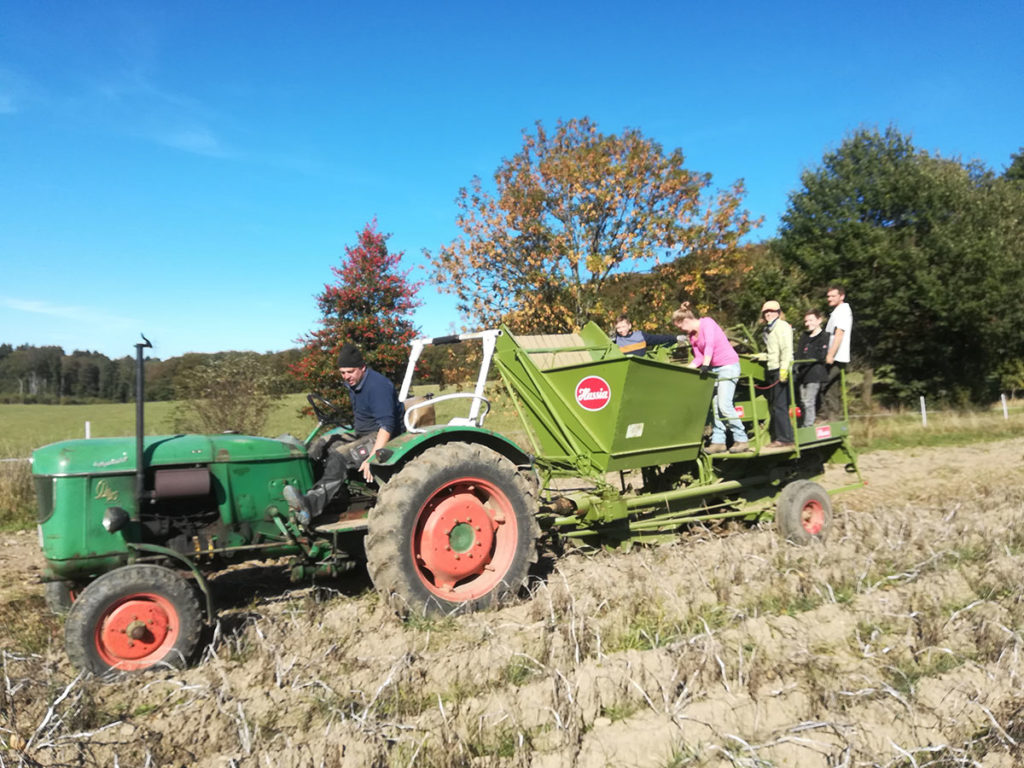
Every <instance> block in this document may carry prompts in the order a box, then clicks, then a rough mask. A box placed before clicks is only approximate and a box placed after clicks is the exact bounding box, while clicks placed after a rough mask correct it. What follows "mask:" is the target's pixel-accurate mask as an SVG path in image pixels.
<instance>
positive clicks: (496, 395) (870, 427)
mask: <svg viewBox="0 0 1024 768" xmlns="http://www.w3.org/2000/svg"><path fill="white" fill-rule="evenodd" d="M424 391H425V388H421V390H420V391H419V392H417V391H416V390H414V394H423V393H424ZM439 394H442V393H439ZM443 394H447V393H443ZM488 396H489V397H490V399H491V412H490V414H489V416H488V418H487V422H486V426H487V427H488V428H489V429H492V430H494V431H496V432H500V433H502V434H505V435H507V436H508V437H510V438H511V439H512V440H515V441H516V442H518V443H519V444H521V445H523V446H524V447H526V448H527V450H529V442H528V441H527V436H526V433H525V431H524V429H523V426H522V424H521V423H520V421H519V417H518V414H516V412H515V409H514V408H513V407H512V404H511V401H510V399H509V397H508V394H507V393H506V392H505V391H504V390H503V389H501V388H500V387H496V388H493V389H492V391H490V392H489V393H488ZM469 403H470V401H469V400H454V401H447V402H444V403H440V404H439V405H438V406H437V410H438V414H437V417H438V423H446V422H447V421H448V419H450V418H451V417H453V416H464V415H466V414H467V413H468V410H469ZM305 404H306V400H305V396H304V395H301V394H294V395H287V396H286V397H284V398H282V399H281V400H280V401H279V403H278V404H277V407H276V408H275V409H274V411H273V412H272V413H271V415H270V418H269V420H268V423H267V427H266V429H265V430H264V434H265V435H266V436H276V435H281V434H286V433H287V434H291V435H295V436H296V437H299V438H300V439H304V438H305V437H306V436H307V435H308V434H309V432H310V431H311V430H312V429H313V427H314V426H315V421H314V419H313V418H312V417H310V416H303V415H301V413H300V410H301V408H302V407H303V406H304V405H305ZM174 407H175V403H173V402H154V403H147V404H146V432H147V434H151V435H152V434H168V433H171V432H172V431H173V430H172V429H171V424H172V421H173V410H174ZM86 422H89V425H90V434H91V436H92V437H114V436H124V435H132V434H133V433H134V431H135V406H134V404H132V403H124V404H98V405H0V530H12V529H19V528H25V527H28V526H30V525H31V524H32V512H33V505H34V499H33V493H32V487H31V473H30V468H29V464H28V462H24V461H2V460H3V459H25V458H27V457H28V456H30V455H31V453H32V451H33V450H34V449H35V448H38V447H39V446H42V445H47V444H49V443H53V442H57V441H60V440H68V439H73V438H81V437H84V436H85V424H86ZM851 430H852V435H853V444H854V447H855V448H856V449H857V450H858V451H859V452H866V451H873V450H882V449H885V450H899V449H903V448H911V447H925V446H944V445H963V444H967V443H976V442H984V441H988V440H999V439H1004V438H1010V437H1016V436H1019V435H1021V434H1024V407H1022V406H1021V405H1020V404H1019V403H1014V404H1013V407H1011V408H1010V409H1009V418H1004V417H1003V412H1002V409H1001V408H993V409H990V410H987V411H963V412H962V411H945V412H936V413H932V414H930V415H929V417H928V425H927V426H924V425H923V424H922V420H921V415H920V414H919V413H917V412H912V411H910V412H906V413H893V412H880V413H874V414H870V415H866V416H861V415H858V416H856V417H854V418H853V419H851Z"/></svg>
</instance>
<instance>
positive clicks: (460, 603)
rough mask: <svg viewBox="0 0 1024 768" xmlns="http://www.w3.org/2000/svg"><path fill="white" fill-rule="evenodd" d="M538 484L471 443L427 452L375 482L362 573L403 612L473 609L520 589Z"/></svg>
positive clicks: (532, 553) (531, 542) (533, 533)
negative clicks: (379, 483) (381, 484)
mask: <svg viewBox="0 0 1024 768" xmlns="http://www.w3.org/2000/svg"><path fill="white" fill-rule="evenodd" d="M537 508H538V505H537V493H536V489H535V488H534V487H533V486H532V485H530V484H529V483H527V482H526V480H525V479H524V478H523V476H522V475H521V474H520V473H519V472H518V471H517V470H516V467H515V465H514V464H512V462H511V461H509V460H508V459H506V458H505V457H504V456H501V455H500V454H498V453H495V452H494V451H492V450H490V449H488V448H485V447H483V446H480V445H473V444H469V443H449V444H447V445H440V446H436V447H434V448H429V449H428V450H426V451H424V452H423V454H422V455H421V456H419V457H417V458H415V459H414V460H413V461H411V462H410V463H409V464H407V465H406V466H405V467H403V468H402V469H401V470H400V471H399V472H398V473H397V474H396V475H395V476H394V477H392V478H391V479H390V480H389V481H388V482H387V484H385V485H384V487H383V488H381V491H380V494H379V495H378V497H377V503H376V504H375V505H374V508H373V510H372V511H371V512H370V519H369V530H368V533H367V537H366V560H367V569H368V570H369V572H370V578H371V579H372V580H373V583H374V586H376V587H377V589H379V590H381V591H382V592H384V593H385V594H386V595H387V596H388V597H389V599H390V600H391V603H392V605H393V606H394V607H395V608H396V610H398V612H399V613H402V614H405V613H408V612H418V613H450V612H452V611H456V610H476V609H478V608H485V607H489V606H492V605H495V604H498V603H500V602H502V601H503V600H506V599H508V598H510V597H512V596H514V595H516V593H518V591H519V589H520V587H522V586H523V584H524V583H525V581H526V578H527V576H528V574H529V569H530V565H531V563H534V562H536V560H537V539H538V537H539V536H540V528H539V526H538V525H537V518H536V513H537Z"/></svg>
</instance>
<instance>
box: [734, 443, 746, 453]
mask: <svg viewBox="0 0 1024 768" xmlns="http://www.w3.org/2000/svg"><path fill="white" fill-rule="evenodd" d="M749 450H750V443H733V444H732V448H730V449H729V453H747V451H749Z"/></svg>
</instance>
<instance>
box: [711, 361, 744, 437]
mask: <svg viewBox="0 0 1024 768" xmlns="http://www.w3.org/2000/svg"><path fill="white" fill-rule="evenodd" d="M711 371H712V373H714V374H715V378H716V379H717V382H716V383H715V407H714V409H712V414H713V415H714V419H715V426H714V427H713V428H712V430H711V442H712V443H722V444H724V443H725V430H726V424H725V422H728V423H729V424H728V427H729V431H730V432H732V442H733V445H735V444H736V443H745V442H747V431H746V430H745V429H744V428H743V422H742V421H740V419H739V416H738V415H737V414H736V408H735V407H734V406H733V404H732V399H733V396H734V395H735V394H736V380H737V379H738V378H739V377H740V364H739V363H732V364H731V365H719V366H716V367H714V368H712V369H711Z"/></svg>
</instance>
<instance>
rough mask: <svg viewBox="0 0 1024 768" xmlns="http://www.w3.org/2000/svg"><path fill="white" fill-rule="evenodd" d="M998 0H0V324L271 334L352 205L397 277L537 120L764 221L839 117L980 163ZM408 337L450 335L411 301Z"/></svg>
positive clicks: (313, 282) (342, 241)
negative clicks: (607, 137) (734, 190)
mask: <svg viewBox="0 0 1024 768" xmlns="http://www.w3.org/2000/svg"><path fill="white" fill-rule="evenodd" d="M1022 29H1024V2H1021V0H1015V1H1014V2H984V0H980V1H979V2H973V3H966V2H948V1H947V0H933V1H932V2H919V1H918V0H912V1H910V2H902V3H901V2H892V1H891V0H889V2H884V3H883V2H874V1H873V0H872V2H861V3H836V2H828V0H826V1H825V2H822V1H821V0H819V1H818V2H795V3H765V2H748V1H746V0H743V1H740V2H727V3H719V4H711V3H694V2H675V3H653V2H645V1H644V0H640V1H634V2H631V3H621V2H619V3H611V2H601V0H588V2H575V1H574V2H561V3H557V2H533V1H532V0H522V1H521V2H518V3H486V2H483V3H482V2H440V3H419V2H417V3H414V2H388V1H387V0H384V1H383V2H377V3H373V4H370V3H359V4H356V3H346V2H300V3H283V2H276V3H275V2H255V1H251V2H195V1H194V0H178V1H177V2H173V3H170V2H160V3H158V2H150V1H148V0H132V1H130V2H129V1H125V0H104V1H103V2H95V1H91V0H83V1H82V2H52V1H50V0H33V1H32V2H29V1H28V0H0V179H2V183H0V342H9V343H12V344H20V343H30V344H36V345H43V344H56V345H60V346H63V347H64V349H65V351H67V352H69V353H70V352H71V351H72V350H74V349H89V350H98V351H100V352H103V353H105V354H107V355H110V356H118V357H119V356H123V355H125V354H131V353H132V351H133V345H134V343H135V342H136V340H137V339H138V334H139V333H140V332H144V333H145V334H146V335H147V336H148V337H149V338H150V339H151V340H152V341H153V343H154V345H155V349H154V350H153V354H154V355H155V356H158V357H162V358H167V357H172V356H175V355H180V354H182V353H184V352H188V351H199V352H214V351H219V350H227V349H252V350H256V351H260V352H263V351H268V350H279V349H285V348H288V347H291V346H295V340H296V339H297V338H298V337H299V336H301V335H302V334H304V333H307V332H308V331H310V330H312V329H313V328H315V327H316V323H317V320H318V317H319V316H318V312H317V309H316V306H315V301H314V296H315V295H316V294H317V293H318V292H319V291H320V290H321V289H322V287H323V284H324V283H325V282H327V281H329V280H330V279H331V273H330V267H331V266H333V265H336V264H338V263H339V259H340V258H341V256H342V255H343V253H344V247H345V245H347V244H352V243H354V242H355V239H356V233H357V232H358V231H359V230H360V229H361V228H362V226H363V225H364V224H365V223H366V222H367V221H369V220H370V219H372V218H373V217H374V216H376V217H377V219H378V222H379V226H380V229H381V230H382V231H384V232H390V233H392V234H393V237H392V238H391V240H390V241H389V244H390V247H391V248H392V250H397V251H405V263H406V264H407V266H408V267H409V268H411V269H413V270H414V272H413V278H414V279H423V278H424V277H425V273H422V272H421V271H420V270H421V269H422V268H423V266H424V259H423V258H422V256H421V251H422V249H423V248H428V249H430V250H436V249H437V247H438V246H439V245H441V244H443V243H447V242H449V241H451V240H452V239H453V238H454V237H456V235H457V234H458V231H457V229H456V227H455V214H456V207H455V203H454V199H455V196H456V194H457V193H458V190H459V188H460V187H461V186H464V185H466V184H467V183H468V182H469V181H470V179H471V178H472V177H473V176H474V175H479V176H481V177H482V178H484V179H487V178H489V177H490V176H491V174H493V172H494V170H495V169H496V168H497V167H498V165H499V163H500V162H501V160H502V158H504V157H508V156H511V155H513V154H515V152H516V151H517V150H518V149H519V147H520V146H521V136H522V130H523V129H524V128H531V127H532V126H533V125H534V123H535V122H536V121H537V120H541V121H543V122H544V123H545V125H549V126H553V125H554V123H555V121H556V120H558V119H559V118H564V119H569V118H572V117H581V116H584V115H588V116H590V117H591V118H592V119H593V120H595V121H596V122H597V123H598V125H599V127H600V128H601V130H603V131H605V132H617V131H619V130H621V129H622V128H624V127H635V128H639V129H640V130H642V131H643V132H644V133H645V134H646V135H647V136H648V137H650V138H652V139H654V140H656V141H658V142H660V143H661V144H662V145H663V146H664V147H665V148H666V149H672V148H675V147H680V148H682V150H683V151H684V153H685V154H686V157H687V166H688V167H689V168H692V169H694V170H698V171H704V172H710V173H711V174H713V176H714V183H715V185H716V186H726V185H728V184H730V183H731V182H732V181H734V180H735V179H737V178H741V177H742V178H744V179H745V180H746V183H747V187H748V197H747V207H748V208H749V210H750V211H751V212H752V213H753V214H755V215H763V216H764V217H765V224H764V226H763V227H762V229H761V230H760V231H759V232H757V233H756V234H755V236H754V238H753V239H755V240H759V239H764V238H768V237H771V236H772V235H774V233H775V231H776V229H777V226H778V221H779V216H780V215H781V214H782V212H783V211H784V210H785V207H786V201H787V196H788V194H789V193H790V192H792V191H793V190H794V189H796V188H797V185H798V183H799V176H800V172H801V171H802V170H803V169H805V168H808V167H813V166H814V165H816V164H817V163H818V162H820V160H821V157H822V155H823V153H824V152H826V151H828V150H829V149H832V148H834V147H836V146H837V145H838V144H839V143H840V142H841V141H842V139H843V137H844V136H845V135H846V134H847V133H848V132H850V131H852V130H854V129H856V128H857V127H859V126H878V127H883V128H884V127H885V126H886V125H888V124H889V123H893V124H895V125H896V126H897V127H898V128H899V129H900V130H902V131H903V132H905V133H909V134H911V135H912V137H913V139H914V142H915V144H916V145H917V146H918V147H920V148H923V149H927V150H929V151H936V152H940V153H941V154H943V155H944V156H961V157H963V158H964V159H972V158H977V159H979V160H981V161H982V162H984V163H986V164H987V165H988V166H989V167H991V168H993V169H994V170H995V171H997V172H1001V171H1002V170H1003V168H1004V167H1005V166H1006V165H1007V164H1008V163H1009V160H1010V155H1011V154H1012V153H1014V152H1016V151H1017V150H1018V149H1019V148H1020V147H1021V146H1022V145H1024V130H1022V129H1024V46H1022V45H1021V44H1020V31H1021V30H1022ZM421 298H422V299H423V301H424V306H423V307H422V308H421V309H420V310H419V312H418V314H417V317H416V320H417V323H418V325H419V326H420V329H421V330H422V331H423V332H424V333H426V334H441V333H446V332H448V331H449V330H450V328H451V327H452V326H453V325H454V326H461V325H462V322H463V321H462V319H461V318H460V317H459V316H458V314H457V313H456V312H455V310H454V302H453V300H452V299H451V298H450V297H446V296H443V295H438V294H437V292H436V291H435V290H434V289H432V288H425V289H424V290H423V291H422V293H421Z"/></svg>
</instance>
